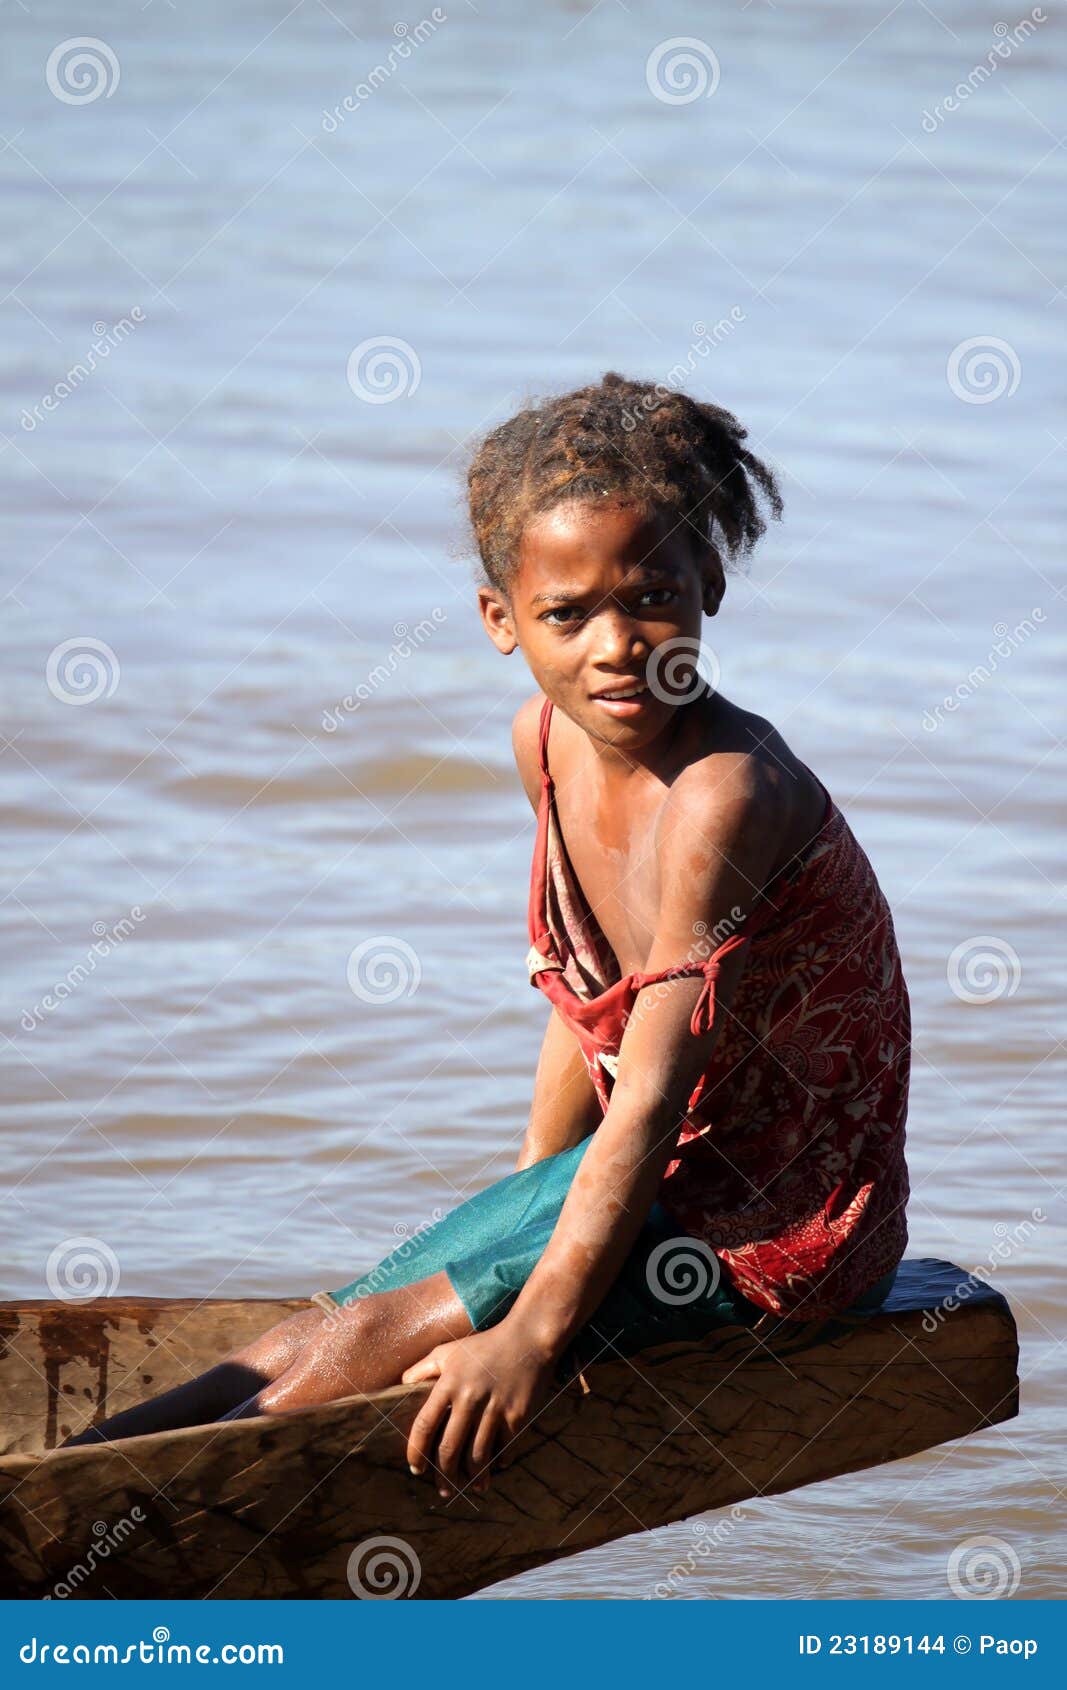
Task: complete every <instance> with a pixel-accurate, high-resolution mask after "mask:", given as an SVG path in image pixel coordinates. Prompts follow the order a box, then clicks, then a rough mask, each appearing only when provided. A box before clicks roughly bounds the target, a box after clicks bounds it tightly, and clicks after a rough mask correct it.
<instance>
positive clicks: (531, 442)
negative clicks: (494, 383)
mask: <svg viewBox="0 0 1067 1690" xmlns="http://www.w3.org/2000/svg"><path fill="white" fill-rule="evenodd" d="M746 436H747V430H746V429H744V428H742V426H741V424H740V423H739V422H738V420H737V418H736V417H735V416H733V415H732V413H731V412H729V411H725V410H723V409H722V407H721V406H719V405H711V404H703V403H701V402H700V401H699V400H697V399H691V398H689V397H688V395H687V394H684V393H679V392H676V391H674V390H672V389H670V388H667V387H665V386H663V385H662V384H661V383H656V382H640V381H630V380H628V379H627V378H626V377H625V376H621V375H618V374H617V373H616V372H615V371H614V370H609V371H607V373H606V374H605V375H604V376H603V377H602V378H601V380H600V381H599V382H596V383H594V384H592V385H591V386H589V387H580V388H576V389H575V390H574V391H573V392H571V393H564V394H561V395H560V396H559V397H558V398H548V399H542V400H541V401H539V402H538V403H535V404H533V405H531V406H529V407H528V408H527V409H525V410H522V411H519V412H517V413H516V415H515V416H513V417H511V418H510V419H509V420H508V421H507V422H506V423H502V424H501V425H500V427H498V428H494V429H493V430H492V431H491V432H490V433H489V434H487V435H486V436H485V438H484V439H483V440H482V441H481V442H480V443H479V445H478V446H477V448H476V449H475V452H474V456H473V458H472V460H471V463H470V467H469V469H468V472H467V493H468V500H469V509H470V522H471V527H472V529H473V533H474V539H475V543H476V545H477V548H478V553H479V556H480V557H481V560H482V566H483V568H484V570H485V577H486V579H485V584H486V585H487V586H491V587H495V588H496V589H498V590H499V591H501V592H503V593H504V594H505V595H506V596H507V595H509V594H510V589H511V586H512V585H513V583H514V578H515V573H516V570H517V568H518V558H519V546H520V544H521V541H522V535H523V531H524V529H525V528H526V525H527V524H528V523H529V522H530V521H531V519H532V518H534V517H536V516H538V515H540V514H541V513H542V512H543V511H546V510H548V509H550V508H551V507H552V506H553V505H556V504H558V503H560V502H561V501H564V500H566V501H578V500H583V499H593V498H600V497H603V496H605V495H608V496H614V497H615V498H617V499H620V500H625V501H627V502H630V501H632V502H633V503H635V504H637V505H638V506H640V507H643V508H645V509H648V510H649V511H652V510H657V509H662V510H664V511H666V512H667V513H669V514H673V515H674V516H675V517H676V519H677V521H679V522H684V523H685V524H687V526H688V527H689V528H690V529H692V531H693V532H694V534H695V535H697V536H698V537H699V538H700V539H702V540H707V539H708V538H710V536H711V533H712V521H713V519H714V522H715V523H716V524H717V525H718V531H717V536H716V538H717V540H718V541H721V545H722V549H723V550H724V551H725V552H726V555H727V557H729V558H734V557H737V556H739V555H742V554H744V553H746V552H749V551H751V549H752V547H753V546H754V545H755V543H756V541H757V540H758V539H759V537H760V535H761V534H762V533H763V532H764V529H765V528H766V520H765V517H764V514H763V506H764V505H766V506H767V507H768V508H769V509H770V512H771V514H772V515H773V516H774V517H775V518H778V517H780V516H781V514H782V498H781V494H780V493H779V491H778V485H777V482H776V481H775V478H774V475H773V474H772V472H771V471H770V470H769V469H768V468H767V466H766V464H763V463H761V462H760V460H759V459H758V458H756V457H754V456H753V454H752V453H751V452H750V451H748V450H747V448H746V447H745V445H744V441H745V439H746Z"/></svg>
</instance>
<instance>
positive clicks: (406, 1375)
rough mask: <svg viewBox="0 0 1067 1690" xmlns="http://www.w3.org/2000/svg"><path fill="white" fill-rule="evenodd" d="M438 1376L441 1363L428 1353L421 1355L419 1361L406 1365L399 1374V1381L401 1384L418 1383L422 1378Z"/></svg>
mask: <svg viewBox="0 0 1067 1690" xmlns="http://www.w3.org/2000/svg"><path fill="white" fill-rule="evenodd" d="M440 1377H441V1363H440V1362H439V1361H435V1360H434V1358H433V1356H432V1355H429V1356H423V1358H422V1360H421V1361H416V1362H414V1363H413V1364H412V1366H411V1367H406V1368H405V1369H404V1371H403V1373H402V1374H401V1375H400V1383H401V1384H402V1385H418V1384H420V1383H421V1382H422V1380H424V1379H440Z"/></svg>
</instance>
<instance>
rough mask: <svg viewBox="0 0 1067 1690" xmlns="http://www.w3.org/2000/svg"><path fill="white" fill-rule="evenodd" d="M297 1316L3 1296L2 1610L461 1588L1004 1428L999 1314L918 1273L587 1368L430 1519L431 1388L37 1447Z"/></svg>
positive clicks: (257, 1309)
mask: <svg viewBox="0 0 1067 1690" xmlns="http://www.w3.org/2000/svg"><path fill="white" fill-rule="evenodd" d="M302 1306H304V1305H303V1300H299V1301H298V1300H293V1301H287V1302H270V1301H261V1300H254V1301H242V1302H221V1301H216V1302H198V1301H194V1300H179V1301H169V1300H168V1301H163V1300H158V1299H153V1298H103V1299H98V1300H95V1301H92V1302H85V1303H64V1302H28V1303H6V1304H0V1595H3V1596H7V1597H11V1596H30V1597H42V1596H53V1597H67V1596H78V1597H105V1598H106V1597H109V1596H111V1597H142V1598H146V1597H151V1596H160V1595H165V1596H171V1597H209V1596H218V1597H271V1598H278V1597H344V1598H351V1597H352V1596H353V1595H354V1594H355V1595H360V1596H376V1597H381V1596H391V1595H404V1596H414V1597H416V1598H424V1597H430V1598H434V1597H460V1596H465V1595H468V1594H469V1593H470V1592H472V1591H476V1590H481V1589H484V1588H485V1587H486V1586H487V1585H491V1584H495V1583H496V1582H497V1581H499V1580H500V1579H504V1578H507V1577H509V1576H511V1575H512V1574H514V1573H518V1572H522V1571H523V1570H525V1569H526V1568H529V1567H536V1566H539V1565H542V1564H544V1563H546V1562H550V1561H554V1560H557V1559H559V1558H561V1557H564V1556H569V1555H574V1554H577V1553H578V1552H579V1551H581V1550H583V1549H587V1548H591V1547H592V1546H594V1545H596V1544H603V1543H608V1542H611V1541H613V1540H615V1539H618V1538H620V1537H624V1536H627V1535H629V1534H630V1533H632V1532H634V1531H635V1530H637V1529H638V1528H639V1526H640V1527H645V1528H649V1527H655V1526H662V1525H666V1524H668V1523H669V1522H671V1521H675V1520H682V1519H685V1518H688V1517H690V1516H692V1515H695V1514H704V1513H706V1512H707V1511H708V1510H710V1509H718V1508H723V1507H728V1506H729V1505H730V1504H732V1503H742V1502H744V1501H745V1500H747V1499H749V1498H752V1497H757V1496H765V1495H770V1494H773V1493H775V1492H779V1491H786V1490H792V1489H794V1488H795V1487H797V1486H799V1485H803V1484H810V1483H811V1482H812V1481H814V1480H818V1479H826V1478H830V1477H832V1476H833V1475H835V1474H839V1473H849V1472H854V1471H856V1470H858V1469H860V1468H863V1467H871V1466H877V1465H879V1464H881V1463H883V1462H888V1461H895V1460H898V1459H899V1458H900V1457H902V1456H909V1455H914V1454H916V1453H917V1452H918V1451H920V1450H925V1449H929V1448H931V1447H932V1446H933V1445H935V1444H940V1443H944V1442H945V1441H947V1440H949V1439H952V1438H958V1437H962V1436H964V1435H965V1434H967V1433H969V1432H975V1431H980V1430H982V1429H983V1428H985V1427H987V1426H992V1425H995V1424H996V1423H997V1422H998V1421H1002V1420H1008V1419H1010V1418H1011V1417H1012V1416H1013V1415H1015V1414H1016V1413H1017V1412H1018V1379H1017V1376H1016V1371H1017V1360H1018V1345H1017V1337H1016V1330H1015V1322H1014V1320H1013V1318H1012V1314H1011V1310H1010V1309H1009V1307H1008V1304H1007V1302H1006V1300H1005V1299H1004V1297H1003V1296H1002V1295H1001V1294H1000V1293H999V1292H998V1291H995V1290H993V1288H992V1287H991V1286H989V1285H986V1284H983V1283H982V1282H980V1281H977V1280H975V1279H974V1278H973V1277H972V1276H970V1275H968V1274H965V1273H964V1272H963V1271H962V1270H961V1269H959V1268H956V1267H953V1266H952V1264H951V1263H948V1262H940V1261H929V1260H923V1261H908V1262H905V1263H904V1264H903V1265H902V1267H901V1270H900V1273H899V1275H898V1278H897V1283H896V1285H895V1286H894V1289H893V1291H892V1293H891V1295H890V1297H889V1299H888V1300H887V1302H886V1303H885V1304H884V1305H883V1306H882V1308H881V1309H879V1310H878V1312H877V1313H876V1314H874V1315H871V1316H867V1317H866V1318H863V1317H856V1318H848V1319H846V1318H838V1319H835V1320H832V1321H821V1322H797V1321H779V1320H776V1319H775V1318H774V1317H773V1316H768V1317H767V1318H766V1319H765V1320H764V1321H762V1322H760V1324H759V1325H758V1326H757V1327H756V1328H754V1329H753V1330H751V1331H748V1330H745V1329H743V1328H728V1329H723V1330H722V1331H720V1332H717V1333H716V1334H714V1335H713V1337H712V1338H711V1339H709V1340H707V1341H706V1342H704V1343H701V1344H695V1345H694V1344H668V1345H661V1346H658V1347H657V1348H655V1349H652V1350H646V1351H644V1352H643V1353H642V1354H641V1355H640V1356H638V1357H634V1358H631V1359H630V1360H625V1359H615V1360H613V1361H605V1362H602V1363H600V1364H598V1365H596V1366H595V1367H592V1368H590V1369H589V1370H588V1374H587V1377H588V1381H589V1384H590V1385H591V1387H592V1389H591V1393H590V1394H589V1395H584V1394H583V1393H582V1392H581V1391H580V1389H579V1388H578V1386H577V1385H575V1386H573V1387H568V1389H567V1390H566V1391H565V1392H563V1393H562V1394H561V1395H560V1396H558V1397H557V1398H556V1399H555V1400H554V1401H552V1402H551V1403H550V1404H549V1405H548V1406H547V1407H546V1408H545V1410H544V1411H543V1412H542V1414H541V1415H540V1416H539V1418H538V1420H537V1422H536V1424H535V1425H533V1426H531V1427H529V1428H528V1429H527V1431H526V1432H525V1433H524V1434H523V1436H522V1438H521V1439H520V1440H519V1442H518V1443H517V1445H516V1446H515V1451H514V1456H515V1459H514V1460H513V1462H512V1464H511V1465H510V1466H508V1467H507V1468H506V1469H505V1470H503V1471H502V1472H500V1473H499V1474H498V1475H497V1476H496V1477H495V1479H494V1482H493V1485H492V1488H491V1489H490V1491H489V1492H488V1494H487V1495H485V1496H477V1497H476V1496H474V1495H473V1494H471V1493H467V1494H464V1495H461V1496H459V1497H456V1498H454V1499H452V1500H451V1501H449V1502H447V1503H445V1502H443V1501H441V1499H440V1498H439V1497H438V1496H437V1493H436V1490H435V1489H434V1487H433V1485H432V1484H431V1483H430V1481H429V1480H427V1479H426V1478H425V1477H424V1478H422V1479H414V1478H412V1476H411V1475H410V1474H409V1473H408V1470H407V1467H406V1464H405V1462H404V1434H405V1433H406V1431H407V1428H408V1426H409V1425H410V1422H411V1419H412V1417H413V1414H414V1412H415V1410H416V1408H417V1406H418V1404H419V1402H420V1401H421V1400H422V1398H423V1396H424V1394H425V1392H426V1390H427V1389H428V1387H426V1386H419V1387H405V1386H397V1387H394V1388H393V1389H391V1390H387V1391H381V1392H377V1393H375V1394H374V1395H373V1396H362V1397H351V1398H347V1399H345V1400H344V1401H342V1402H337V1403H331V1404H329V1405H327V1406H326V1407H324V1408H317V1409H306V1410H301V1411H300V1412H298V1413H293V1414H286V1415H279V1416H275V1417H273V1418H270V1419H262V1420H244V1421H236V1422H227V1423H223V1424H215V1425H210V1426H204V1427H194V1428H189V1429H186V1430H183V1431H179V1432H162V1433H156V1434H153V1435H152V1436H150V1437H141V1438H132V1439H127V1440H123V1441H121V1442H117V1443H112V1444H100V1445H89V1446H85V1447H82V1448H79V1449H72V1450H63V1451H59V1450H55V1449H54V1448H53V1447H52V1446H54V1445H55V1443H56V1442H57V1441H59V1440H61V1439H62V1438H63V1437H65V1436H66V1435H67V1434H68V1433H69V1432H72V1431H75V1430H78V1429H80V1428H81V1427H82V1426H83V1425H85V1424H88V1423H89V1422H90V1421H92V1420H96V1419H100V1418H102V1417H103V1416H104V1415H105V1414H111V1413H115V1412H117V1411H118V1410H119V1409H122V1408H125V1407H128V1406H129V1405H130V1404H132V1403H134V1402H137V1401H140V1400H142V1399H143V1398H144V1397H146V1396H150V1395H154V1394H155V1393H156V1392H158V1391H161V1390H164V1389H166V1388H167V1387H169V1386H170V1385H173V1384H177V1383H179V1382H180V1381H181V1380H183V1379H186V1378H188V1377H189V1376H190V1374H192V1373H194V1372H199V1371H201V1370H202V1369H204V1368H206V1367H208V1366H210V1365H212V1364H213V1363H214V1362H215V1361H217V1360H219V1359H220V1358H221V1357H222V1356H224V1355H225V1354H226V1353H227V1352H228V1351H230V1350H231V1349H232V1348H234V1347H235V1345H236V1344H238V1343H240V1342H242V1341H245V1340H247V1339H248V1338H249V1337H251V1336H252V1335H253V1334H255V1333H258V1332H260V1331H262V1330H264V1329H265V1328H266V1327H267V1326H269V1325H271V1324H272V1323H273V1322H275V1321H277V1320H279V1319H281V1318H282V1317H283V1316H284V1315H286V1314H288V1313H289V1312H291V1311H292V1310H293V1309H295V1308H299V1307H302ZM50 1449H51V1453H47V1452H48V1451H49V1450H50ZM829 1594H831V1595H833V1594H838V1595H840V1594H844V1593H843V1592H829Z"/></svg>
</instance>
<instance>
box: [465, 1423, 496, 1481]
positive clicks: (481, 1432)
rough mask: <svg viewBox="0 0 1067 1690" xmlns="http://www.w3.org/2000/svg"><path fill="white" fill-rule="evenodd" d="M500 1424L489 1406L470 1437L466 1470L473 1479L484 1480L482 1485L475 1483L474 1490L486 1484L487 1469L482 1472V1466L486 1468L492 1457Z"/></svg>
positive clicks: (487, 1477)
mask: <svg viewBox="0 0 1067 1690" xmlns="http://www.w3.org/2000/svg"><path fill="white" fill-rule="evenodd" d="M500 1426H501V1420H500V1416H499V1414H498V1413H496V1412H494V1411H493V1410H492V1409H491V1408H487V1409H486V1411H485V1413H484V1414H483V1415H482V1418H481V1424H480V1425H479V1427H478V1430H477V1431H476V1432H475V1434H474V1437H473V1438H472V1439H471V1442H470V1448H469V1449H468V1451H467V1472H468V1473H469V1474H470V1475H471V1477H472V1478H473V1479H476V1480H479V1481H480V1480H481V1479H482V1478H484V1479H485V1481H486V1484H484V1485H483V1484H481V1483H480V1482H479V1483H476V1484H475V1486H474V1488H475V1490H484V1489H486V1486H487V1484H488V1479H489V1474H488V1471H486V1472H485V1473H484V1474H483V1473H482V1468H483V1467H484V1468H486V1469H488V1466H489V1463H490V1461H492V1459H493V1451H494V1450H495V1449H496V1445H497V1439H498V1437H499V1435H500Z"/></svg>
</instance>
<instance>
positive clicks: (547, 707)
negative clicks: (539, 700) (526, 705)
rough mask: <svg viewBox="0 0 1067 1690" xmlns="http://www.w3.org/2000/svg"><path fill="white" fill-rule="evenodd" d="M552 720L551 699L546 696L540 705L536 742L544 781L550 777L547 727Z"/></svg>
mask: <svg viewBox="0 0 1067 1690" xmlns="http://www.w3.org/2000/svg"><path fill="white" fill-rule="evenodd" d="M551 721H552V700H551V699H550V698H546V699H545V702H544V703H543V704H542V706H541V734H540V738H539V740H538V744H537V755H538V760H539V761H540V764H541V774H542V776H543V778H544V779H545V780H546V781H550V780H551V779H552V776H551V774H550V773H549V768H548V729H549V724H550V722H551Z"/></svg>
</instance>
